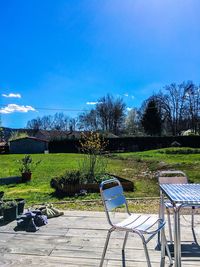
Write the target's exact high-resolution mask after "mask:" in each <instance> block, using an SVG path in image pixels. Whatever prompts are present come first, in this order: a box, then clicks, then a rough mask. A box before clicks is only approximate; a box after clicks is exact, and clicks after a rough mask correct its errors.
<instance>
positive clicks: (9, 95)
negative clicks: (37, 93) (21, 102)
mask: <svg viewBox="0 0 200 267" xmlns="http://www.w3.org/2000/svg"><path fill="white" fill-rule="evenodd" d="M2 96H4V97H9V98H11V97H14V98H21V97H22V96H21V95H20V94H13V93H10V94H8V95H6V94H2Z"/></svg>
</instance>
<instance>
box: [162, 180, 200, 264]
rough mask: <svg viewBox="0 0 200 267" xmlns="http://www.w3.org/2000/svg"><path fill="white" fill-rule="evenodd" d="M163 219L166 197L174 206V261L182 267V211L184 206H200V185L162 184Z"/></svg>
mask: <svg viewBox="0 0 200 267" xmlns="http://www.w3.org/2000/svg"><path fill="white" fill-rule="evenodd" d="M160 189H161V207H160V208H161V214H160V216H161V218H162V219H164V197H165V196H166V197H167V198H168V199H169V200H170V201H171V202H172V204H173V207H174V208H173V210H174V261H175V267H181V240H180V209H181V207H182V206H186V205H187V206H199V205H200V184H160Z"/></svg>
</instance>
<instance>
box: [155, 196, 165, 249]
mask: <svg viewBox="0 0 200 267" xmlns="http://www.w3.org/2000/svg"><path fill="white" fill-rule="evenodd" d="M164 212H165V211H164V194H163V193H162V191H160V205H159V219H162V220H164V219H165V218H164ZM161 235H162V233H160V232H158V242H157V246H156V250H160V249H161V238H162V237H161Z"/></svg>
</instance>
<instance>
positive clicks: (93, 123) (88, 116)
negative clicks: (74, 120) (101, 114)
mask: <svg viewBox="0 0 200 267" xmlns="http://www.w3.org/2000/svg"><path fill="white" fill-rule="evenodd" d="M98 128H99V125H98V118H97V112H96V110H95V109H91V110H90V111H89V112H84V113H82V114H80V115H79V129H84V130H87V131H97V130H98Z"/></svg>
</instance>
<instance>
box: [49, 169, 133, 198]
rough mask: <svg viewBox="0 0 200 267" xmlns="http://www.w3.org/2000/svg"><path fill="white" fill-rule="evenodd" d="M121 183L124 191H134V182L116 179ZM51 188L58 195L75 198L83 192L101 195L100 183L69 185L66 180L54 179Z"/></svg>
mask: <svg viewBox="0 0 200 267" xmlns="http://www.w3.org/2000/svg"><path fill="white" fill-rule="evenodd" d="M109 176H110V177H116V176H114V175H110V174H109ZM116 178H117V179H119V181H120V182H121V184H122V186H123V189H124V191H134V184H133V182H131V181H129V180H127V179H124V178H121V177H116ZM51 186H52V187H53V188H54V189H55V191H56V194H59V195H60V194H62V195H66V196H74V195H75V194H79V193H80V192H81V191H82V190H86V191H87V192H89V193H99V186H100V183H73V184H72V183H71V184H70V183H67V182H66V180H61V179H57V178H55V179H52V180H51Z"/></svg>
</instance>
